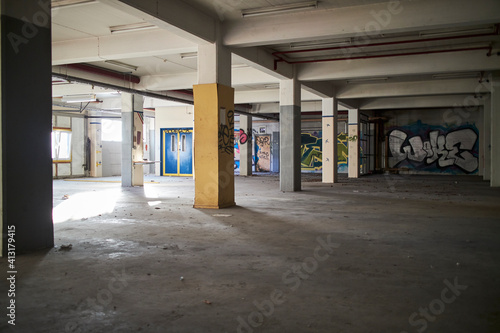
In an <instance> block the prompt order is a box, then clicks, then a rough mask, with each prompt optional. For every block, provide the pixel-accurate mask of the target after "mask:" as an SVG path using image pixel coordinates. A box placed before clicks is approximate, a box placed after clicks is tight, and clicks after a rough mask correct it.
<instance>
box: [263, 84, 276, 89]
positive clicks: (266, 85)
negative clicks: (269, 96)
mask: <svg viewBox="0 0 500 333" xmlns="http://www.w3.org/2000/svg"><path fill="white" fill-rule="evenodd" d="M279 87H280V84H279V83H272V84H265V85H264V88H266V89H279Z"/></svg>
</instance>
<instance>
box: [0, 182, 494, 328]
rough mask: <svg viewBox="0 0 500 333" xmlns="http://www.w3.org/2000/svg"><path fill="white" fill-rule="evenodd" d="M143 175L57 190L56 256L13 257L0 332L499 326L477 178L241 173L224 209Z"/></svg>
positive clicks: (489, 200)
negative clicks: (292, 180)
mask: <svg viewBox="0 0 500 333" xmlns="http://www.w3.org/2000/svg"><path fill="white" fill-rule="evenodd" d="M146 180H147V181H151V180H153V181H158V182H159V183H152V184H147V185H146V186H145V187H144V188H130V189H121V187H120V184H117V183H102V182H101V183H94V182H72V181H63V180H57V181H54V207H55V211H54V218H55V220H56V222H57V223H56V224H55V239H56V244H57V247H56V248H54V249H52V250H50V251H44V252H40V253H35V254H29V255H23V256H19V257H18V258H17V264H18V272H19V273H18V281H17V293H16V302H17V303H16V304H17V318H16V319H17V321H16V324H17V325H16V327H11V326H9V325H7V324H6V323H5V321H4V320H2V321H1V322H0V331H1V332H27V333H28V332H51V333H52V332H280V333H282V332H363V333H366V332H395V333H401V332H408V333H409V332H454V333H456V332H500V288H499V284H500V204H499V202H500V201H499V199H500V189H492V188H489V186H488V183H486V182H482V181H481V180H480V179H479V178H478V177H451V176H447V177H440V176H406V177H403V176H397V175H392V176H383V175H379V176H370V177H364V178H361V179H358V180H347V179H345V178H342V179H341V181H340V183H339V184H335V185H333V186H332V185H326V184H322V183H321V182H320V176H319V177H318V176H317V175H304V177H303V180H305V182H304V183H303V191H302V192H299V193H282V192H280V191H279V183H278V178H277V176H275V175H270V176H263V175H261V176H257V177H249V178H243V177H236V191H237V197H236V202H237V204H238V206H237V207H234V208H231V209H225V210H221V211H210V210H196V209H193V208H192V202H193V195H194V188H193V181H192V180H191V179H187V178H155V177H147V178H146ZM64 195H68V197H69V199H67V200H63V199H62V198H63V196H64ZM221 214H222V215H221ZM65 219H68V220H67V221H64V220H65ZM67 244H72V249H68V250H64V249H62V248H61V245H67ZM0 262H1V263H2V267H6V266H5V265H6V259H5V258H1V259H0ZM181 277H183V280H181ZM0 285H1V287H2V290H5V289H6V287H7V284H6V281H5V280H3V281H2V282H1V284H0ZM2 294H4V292H2ZM6 299H7V297H1V298H0V302H2V303H1V304H0V305H1V308H3V309H5V306H6ZM4 311H5V310H4ZM4 318H5V317H4Z"/></svg>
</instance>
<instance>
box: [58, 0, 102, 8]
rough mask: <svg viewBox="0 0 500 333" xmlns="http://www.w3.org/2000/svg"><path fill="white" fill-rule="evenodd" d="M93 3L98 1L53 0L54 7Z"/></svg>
mask: <svg viewBox="0 0 500 333" xmlns="http://www.w3.org/2000/svg"><path fill="white" fill-rule="evenodd" d="M91 3H97V1H96V0H52V3H51V6H52V8H61V7H69V6H77V5H86V4H91Z"/></svg>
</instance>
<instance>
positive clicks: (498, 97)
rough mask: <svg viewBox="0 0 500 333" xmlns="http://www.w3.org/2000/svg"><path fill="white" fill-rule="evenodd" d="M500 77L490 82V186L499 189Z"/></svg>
mask: <svg viewBox="0 0 500 333" xmlns="http://www.w3.org/2000/svg"><path fill="white" fill-rule="evenodd" d="M498 134H500V75H499V74H498V73H497V74H494V75H493V76H492V82H491V139H490V142H491V186H492V187H500V140H499V139H498Z"/></svg>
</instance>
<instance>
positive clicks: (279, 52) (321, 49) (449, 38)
mask: <svg viewBox="0 0 500 333" xmlns="http://www.w3.org/2000/svg"><path fill="white" fill-rule="evenodd" d="M499 29H500V24H495V31H493V32H490V33H486V34H473V35H461V36H448V37H435V38H425V39H411V40H402V41H394V42H383V43H371V44H359V45H347V46H332V47H325V48H316V49H306V50H290V51H278V52H273V55H275V56H276V55H279V54H293V53H309V52H320V51H332V50H343V49H353V48H363V47H374V46H390V45H400V44H409V43H424V42H436V41H443V40H453V39H461V38H474V37H491V36H497V35H498V33H499Z"/></svg>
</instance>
